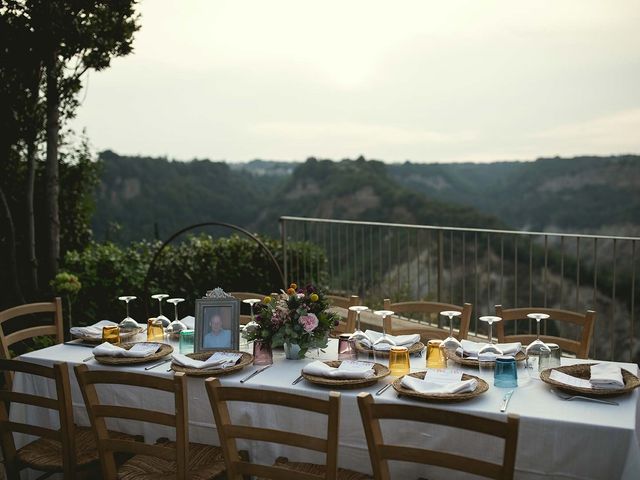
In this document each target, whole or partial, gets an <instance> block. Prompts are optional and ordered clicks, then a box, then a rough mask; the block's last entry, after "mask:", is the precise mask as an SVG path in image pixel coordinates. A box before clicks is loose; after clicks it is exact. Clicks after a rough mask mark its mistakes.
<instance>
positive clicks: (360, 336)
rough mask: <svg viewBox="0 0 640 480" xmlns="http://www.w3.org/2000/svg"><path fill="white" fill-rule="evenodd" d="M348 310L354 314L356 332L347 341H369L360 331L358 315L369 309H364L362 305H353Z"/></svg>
mask: <svg viewBox="0 0 640 480" xmlns="http://www.w3.org/2000/svg"><path fill="white" fill-rule="evenodd" d="M349 310H351V311H352V312H356V330H355V332H353V333H352V334H351V335H350V336H349V340H355V341H359V340H365V339H366V340H369V336H368V335H367V334H366V333H364V332H363V331H362V330H361V329H360V314H361V313H362V312H366V311H367V310H369V307H365V306H364V305H353V306H351V307H349ZM383 322H384V320H383Z"/></svg>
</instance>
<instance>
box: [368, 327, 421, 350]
mask: <svg viewBox="0 0 640 480" xmlns="http://www.w3.org/2000/svg"><path fill="white" fill-rule="evenodd" d="M364 333H365V335H366V336H367V337H369V340H367V339H366V338H363V339H362V340H360V343H362V344H363V345H364V346H366V347H368V348H371V346H372V345H373V344H374V343H375V342H376V340H378V339H379V338H380V337H382V332H376V331H375V330H367V331H366V332H364ZM387 338H390V339H391V340H393V341H394V342H396V347H407V348H408V347H410V346H411V345H413V344H415V343H418V342H419V341H420V334H419V333H414V334H413V335H389V334H388V333H387ZM391 347H392V345H389V344H380V345H373V348H374V350H381V351H383V350H390V349H391Z"/></svg>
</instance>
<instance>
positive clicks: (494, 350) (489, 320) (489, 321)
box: [478, 315, 503, 358]
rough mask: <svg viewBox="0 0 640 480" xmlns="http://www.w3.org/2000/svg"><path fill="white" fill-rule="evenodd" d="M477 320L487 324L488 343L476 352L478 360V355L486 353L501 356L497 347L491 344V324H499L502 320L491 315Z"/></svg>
mask: <svg viewBox="0 0 640 480" xmlns="http://www.w3.org/2000/svg"><path fill="white" fill-rule="evenodd" d="M478 320H480V321H482V322H487V324H488V325H489V343H487V344H486V345H485V346H484V347H482V348H481V349H480V351H478V358H480V355H483V354H486V353H491V354H493V355H503V352H502V350H500V349H499V348H498V347H496V346H495V345H494V344H493V343H492V342H493V331H492V328H493V322H499V321H500V320H502V318H500V317H494V316H492V315H485V316H484V317H480V318H479V319H478Z"/></svg>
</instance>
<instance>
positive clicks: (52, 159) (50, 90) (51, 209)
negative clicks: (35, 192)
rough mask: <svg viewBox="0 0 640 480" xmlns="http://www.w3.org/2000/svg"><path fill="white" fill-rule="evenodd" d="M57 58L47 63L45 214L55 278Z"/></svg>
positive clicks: (57, 245) (57, 235) (54, 54)
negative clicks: (47, 222)
mask: <svg viewBox="0 0 640 480" xmlns="http://www.w3.org/2000/svg"><path fill="white" fill-rule="evenodd" d="M58 69H59V64H58V54H57V52H56V51H55V50H54V51H53V52H51V53H50V57H49V59H48V62H47V159H46V169H45V179H46V194H45V202H46V211H47V217H48V221H49V235H48V237H49V238H48V243H49V245H48V248H47V251H48V255H47V274H48V277H49V278H53V277H54V276H55V275H56V273H57V272H58V261H59V259H60V214H59V206H58V197H59V191H60V184H59V183H60V182H59V176H58V135H59V130H60V92H59V90H58Z"/></svg>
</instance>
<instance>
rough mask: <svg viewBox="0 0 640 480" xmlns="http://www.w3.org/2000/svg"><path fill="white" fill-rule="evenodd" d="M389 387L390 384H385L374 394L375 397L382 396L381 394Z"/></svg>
mask: <svg viewBox="0 0 640 480" xmlns="http://www.w3.org/2000/svg"><path fill="white" fill-rule="evenodd" d="M390 386H391V384H390V383H387V384H386V385H385V386H383V387H382V388H380V389H379V390H378V391H377V392H376V395H382V394H383V393H384V392H385V391H386V390H387V388H389V387H390Z"/></svg>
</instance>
